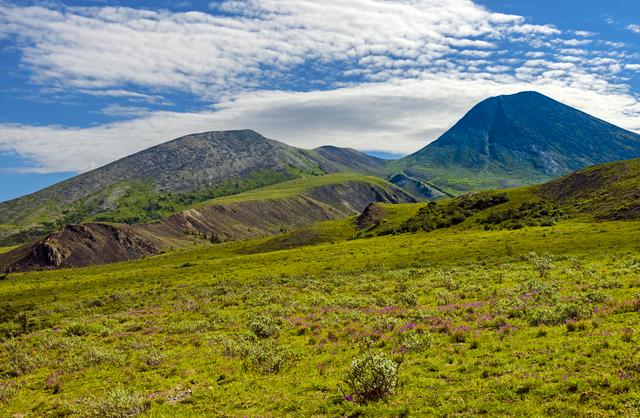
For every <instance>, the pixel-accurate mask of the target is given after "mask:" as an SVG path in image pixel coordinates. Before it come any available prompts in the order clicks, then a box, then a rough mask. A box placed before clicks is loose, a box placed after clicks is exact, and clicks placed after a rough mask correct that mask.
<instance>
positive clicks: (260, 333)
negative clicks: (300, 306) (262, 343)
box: [247, 315, 280, 338]
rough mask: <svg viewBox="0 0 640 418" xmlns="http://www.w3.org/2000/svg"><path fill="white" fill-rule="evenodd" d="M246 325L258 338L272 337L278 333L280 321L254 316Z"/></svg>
mask: <svg viewBox="0 0 640 418" xmlns="http://www.w3.org/2000/svg"><path fill="white" fill-rule="evenodd" d="M247 325H248V327H249V329H250V330H251V332H253V333H254V334H255V335H256V336H257V337H260V338H269V337H272V336H274V335H276V334H277V333H278V331H280V321H279V320H277V319H274V318H272V317H270V316H267V315H259V316H254V317H253V318H251V319H249V323H248V324H247Z"/></svg>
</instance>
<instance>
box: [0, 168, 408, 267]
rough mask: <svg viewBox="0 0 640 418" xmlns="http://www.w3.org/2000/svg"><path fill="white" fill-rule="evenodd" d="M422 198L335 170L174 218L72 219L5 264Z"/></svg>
mask: <svg viewBox="0 0 640 418" xmlns="http://www.w3.org/2000/svg"><path fill="white" fill-rule="evenodd" d="M412 201H415V199H413V197H411V196H410V195H408V194H406V193H405V192H403V191H402V190H400V189H398V188H396V187H395V186H393V185H391V184H389V183H386V182H384V181H383V180H381V179H377V178H373V177H368V176H362V175H355V174H340V173H339V174H333V175H327V176H321V177H310V178H305V179H299V180H294V181H291V182H286V183H283V184H281V185H275V186H271V187H268V188H265V189H260V190H258V191H253V192H247V193H244V194H240V195H238V196H233V197H230V198H226V199H225V198H222V199H215V200H213V201H211V202H209V203H207V204H203V205H201V206H199V207H196V208H192V209H188V210H185V211H182V212H179V213H177V214H174V215H172V216H170V217H168V218H166V219H162V220H158V221H155V222H151V223H142V224H136V225H122V224H102V223H88V224H82V225H68V226H66V227H64V228H63V229H62V230H61V231H58V232H55V233H52V234H49V235H47V236H46V237H44V238H43V239H40V240H37V241H36V242H33V243H30V244H26V245H23V246H21V247H19V248H16V249H14V250H12V251H9V252H7V253H5V254H0V271H9V272H11V271H24V270H31V269H37V268H45V269H51V268H61V267H78V266H89V265H95V264H104V263H110V262H116V261H124V260H130V259H135V258H140V257H144V256H148V255H153V254H158V253H160V252H162V251H163V250H165V249H167V248H169V247H173V246H178V247H179V246H186V245H191V244H193V243H203V242H205V241H213V242H221V241H232V240H239V239H248V238H257V237H262V236H268V235H274V234H278V233H282V232H286V231H287V230H290V229H294V228H298V227H302V226H305V225H309V224H312V223H315V222H319V221H326V220H332V219H340V218H344V217H346V216H349V215H353V214H357V213H359V212H361V211H362V210H364V209H365V207H366V206H367V205H368V204H369V203H370V202H385V203H400V202H412Z"/></svg>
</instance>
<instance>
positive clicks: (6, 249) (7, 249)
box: [0, 245, 19, 254]
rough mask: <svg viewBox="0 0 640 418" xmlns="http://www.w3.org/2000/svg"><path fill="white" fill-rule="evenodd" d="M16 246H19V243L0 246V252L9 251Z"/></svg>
mask: <svg viewBox="0 0 640 418" xmlns="http://www.w3.org/2000/svg"><path fill="white" fill-rule="evenodd" d="M18 247H19V245H13V246H10V247H0V254H2V253H6V252H9V251H11V250H13V249H15V248H18Z"/></svg>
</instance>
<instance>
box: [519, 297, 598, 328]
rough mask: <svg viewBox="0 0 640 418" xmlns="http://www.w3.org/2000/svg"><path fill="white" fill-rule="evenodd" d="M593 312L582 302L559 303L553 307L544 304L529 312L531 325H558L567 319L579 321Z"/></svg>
mask: <svg viewBox="0 0 640 418" xmlns="http://www.w3.org/2000/svg"><path fill="white" fill-rule="evenodd" d="M592 314H593V312H592V311H591V309H590V308H589V307H588V306H587V305H585V304H584V303H581V302H580V303H560V304H558V305H556V306H555V307H549V306H544V307H542V308H539V309H536V310H533V311H531V312H529V315H528V316H529V322H530V323H531V324H532V325H558V324H562V323H565V322H567V321H579V320H581V319H587V318H589V317H591V315H592Z"/></svg>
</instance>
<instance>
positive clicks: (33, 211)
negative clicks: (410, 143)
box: [0, 130, 385, 245]
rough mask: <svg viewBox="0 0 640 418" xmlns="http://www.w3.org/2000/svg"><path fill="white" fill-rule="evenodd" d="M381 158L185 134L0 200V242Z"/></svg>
mask: <svg viewBox="0 0 640 418" xmlns="http://www.w3.org/2000/svg"><path fill="white" fill-rule="evenodd" d="M384 167H385V162H384V161H383V160H380V159H378V158H374V157H370V156H368V155H365V154H363V153H360V152H358V151H355V150H352V149H344V148H337V147H320V148H318V149H316V150H305V149H300V148H295V147H292V146H289V145H286V144H283V143H281V142H278V141H274V140H271V139H268V138H265V137H263V136H262V135H260V134H258V133H257V132H254V131H251V130H239V131H219V132H204V133H199V134H192V135H187V136H184V137H181V138H177V139H175V140H172V141H169V142H166V143H163V144H160V145H157V146H154V147H151V148H148V149H146V150H143V151H141V152H138V153H136V154H133V155H130V156H127V157H125V158H122V159H120V160H118V161H114V162H112V163H110V164H107V165H105V166H104V167H100V168H98V169H95V170H93V171H90V172H87V173H83V174H80V175H78V176H76V177H73V178H70V179H68V180H66V181H63V182H60V183H57V184H55V185H53V186H51V187H47V188H46V189H43V190H40V191H38V192H36V193H32V194H30V195H27V196H23V197H20V198H18V199H14V200H11V201H8V202H0V225H1V227H0V245H3V244H4V245H10V244H18V243H24V242H26V241H28V240H30V239H33V238H36V237H41V236H43V235H45V234H47V233H49V232H52V231H55V230H57V229H60V228H61V227H63V226H64V225H67V224H71V223H79V222H91V221H99V222H117V223H128V224H136V223H140V222H149V221H153V220H157V219H161V218H164V217H166V216H168V215H170V214H173V213H176V212H179V211H181V210H183V209H186V208H189V207H191V206H193V205H195V204H198V203H201V202H203V201H206V200H209V199H212V198H216V197H220V196H228V195H234V194H238V193H241V192H243V191H247V190H252V189H256V188H260V187H264V186H267V185H272V184H276V183H280V182H284V181H287V180H291V179H295V178H299V177H303V176H309V175H323V174H327V173H335V172H345V171H351V172H353V171H356V172H360V173H364V174H374V175H383V174H384V170H385V168H384Z"/></svg>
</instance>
